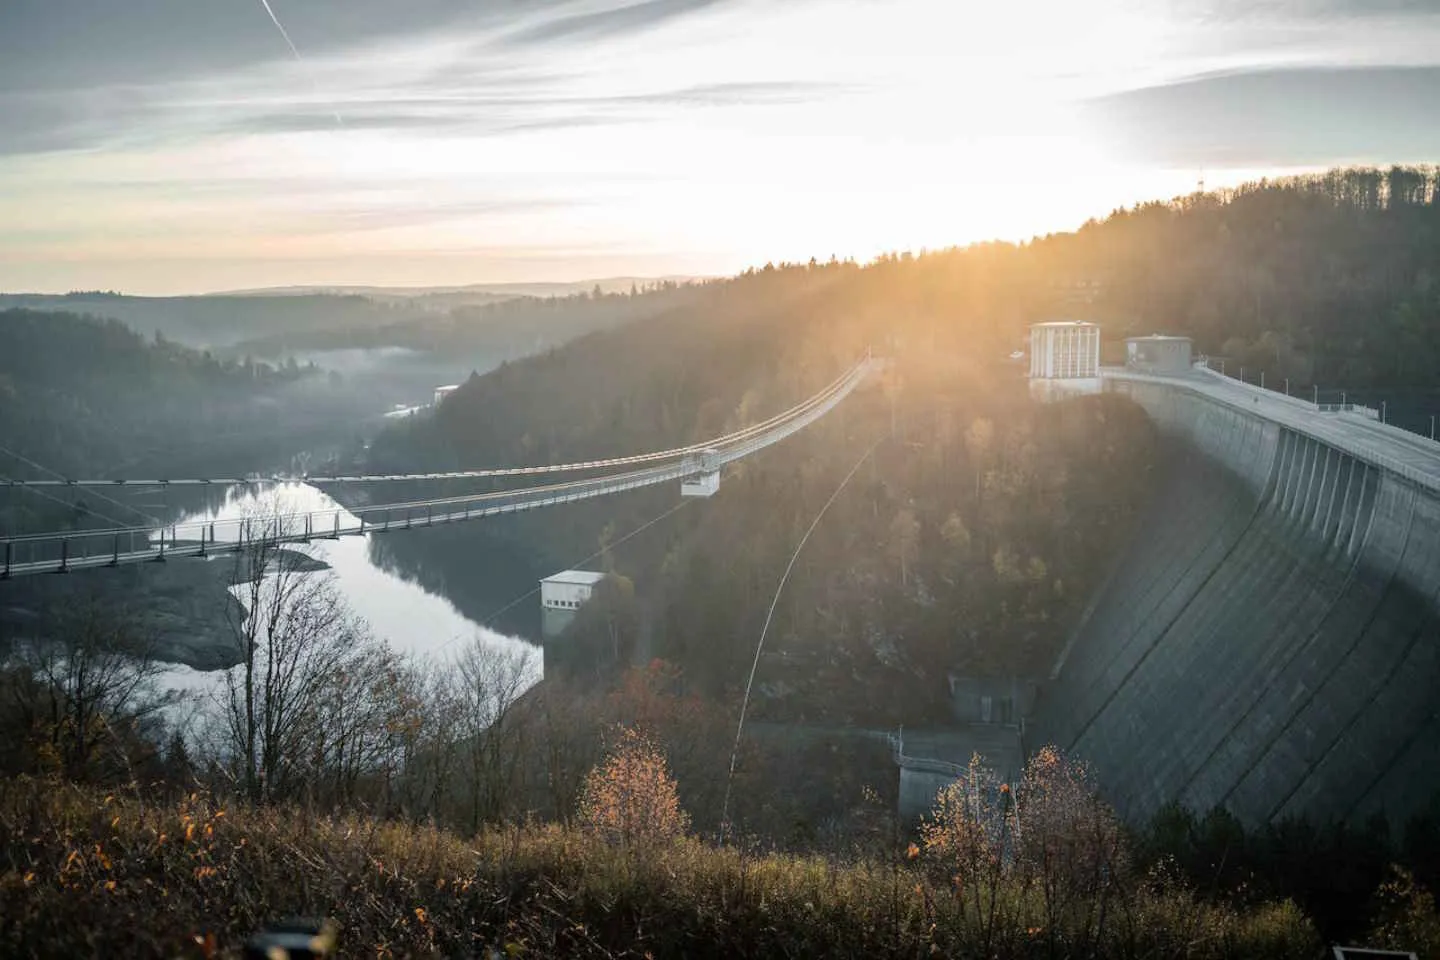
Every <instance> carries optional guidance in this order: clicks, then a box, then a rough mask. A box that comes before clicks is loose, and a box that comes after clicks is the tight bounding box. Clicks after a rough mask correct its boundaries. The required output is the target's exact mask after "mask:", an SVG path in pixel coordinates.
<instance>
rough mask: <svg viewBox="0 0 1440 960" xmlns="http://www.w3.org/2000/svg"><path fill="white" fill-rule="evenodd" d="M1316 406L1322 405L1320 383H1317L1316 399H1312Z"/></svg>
mask: <svg viewBox="0 0 1440 960" xmlns="http://www.w3.org/2000/svg"><path fill="white" fill-rule="evenodd" d="M1312 402H1313V403H1314V404H1315V406H1317V407H1318V406H1320V384H1318V383H1317V384H1315V399H1314V400H1313V401H1312Z"/></svg>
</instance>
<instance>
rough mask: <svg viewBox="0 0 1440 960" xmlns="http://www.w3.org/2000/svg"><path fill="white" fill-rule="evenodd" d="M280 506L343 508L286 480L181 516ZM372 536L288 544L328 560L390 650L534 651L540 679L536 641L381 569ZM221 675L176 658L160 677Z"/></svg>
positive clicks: (193, 687) (338, 583)
mask: <svg viewBox="0 0 1440 960" xmlns="http://www.w3.org/2000/svg"><path fill="white" fill-rule="evenodd" d="M276 509H279V510H280V512H282V513H287V514H288V513H302V512H309V511H328V510H343V509H344V508H343V507H341V506H340V504H339V503H337V502H336V501H335V500H334V499H333V498H332V497H330V496H329V495H328V494H326V493H325V492H324V491H322V490H319V489H317V488H315V487H312V486H309V485H308V484H303V483H284V484H279V485H272V486H266V487H264V488H261V489H258V490H257V489H254V488H246V487H231V488H228V489H226V490H225V491H224V492H223V494H220V495H218V496H217V495H215V494H212V495H211V498H210V502H209V503H207V504H205V505H203V506H200V507H198V508H196V509H191V510H187V511H185V512H184V513H183V514H181V515H180V517H179V518H178V521H177V522H178V523H180V524H188V523H203V522H209V521H217V522H218V521H227V520H231V521H233V520H240V519H243V518H245V517H247V516H255V515H257V514H261V513H273V512H274V511H275V510H276ZM226 529H227V528H226V527H225V526H220V525H217V527H216V531H217V536H218V537H219V538H220V539H222V540H223V539H225V534H224V531H225V530H226ZM229 529H230V530H232V531H233V530H234V529H236V528H235V527H234V526H231V527H230V528H229ZM232 536H233V533H232ZM370 536H371V535H366V536H357V537H345V538H342V539H339V540H315V541H312V542H311V543H309V544H298V545H296V546H294V547H293V548H289V549H295V550H297V551H299V552H302V553H304V554H305V555H307V556H309V557H311V558H312V559H314V560H317V561H319V562H321V563H324V564H326V565H328V567H329V570H328V571H324V572H322V573H321V574H320V575H322V576H330V577H332V578H333V582H334V585H335V587H336V589H338V590H339V592H340V594H341V595H342V596H343V597H344V598H345V600H346V602H347V603H348V604H349V606H350V609H351V610H352V611H353V612H354V613H355V614H356V615H357V616H359V617H361V618H362V619H363V620H364V621H365V622H366V624H367V625H368V626H369V628H370V631H371V632H372V633H373V635H374V636H375V637H376V639H379V640H384V641H385V642H386V643H388V644H389V645H390V648H391V649H392V650H395V651H397V652H399V653H402V654H404V655H406V656H409V657H411V658H413V659H416V660H420V661H428V662H431V663H437V664H438V663H443V662H445V661H447V660H449V659H451V658H453V657H454V656H455V655H456V654H457V653H458V652H459V651H460V650H461V649H462V645H463V644H465V643H468V642H472V641H474V642H479V643H481V644H483V645H485V646H486V647H487V648H489V649H492V650H495V651H496V652H501V653H528V654H529V656H530V659H531V662H532V663H533V664H534V669H533V672H532V676H531V681H530V682H531V683H533V682H535V681H538V680H539V678H540V674H541V660H542V658H541V654H540V648H539V646H538V645H537V644H535V643H532V642H531V641H529V640H526V639H524V638H522V637H515V636H507V635H505V634H502V633H498V632H496V631H494V630H490V629H487V628H486V627H484V626H481V625H480V624H479V623H477V622H475V621H474V620H471V619H470V618H468V617H466V616H465V615H464V614H462V613H461V612H460V611H459V610H458V609H457V608H456V606H455V604H453V603H451V602H450V601H449V600H448V599H446V598H444V597H441V596H438V595H436V594H434V593H430V592H428V591H426V590H425V589H424V588H422V587H421V586H419V585H418V584H415V583H412V582H410V581H408V580H405V579H403V578H401V577H399V576H397V575H396V574H395V573H393V572H391V571H388V570H385V569H383V568H382V567H380V566H379V565H377V564H376V563H375V561H374V560H373V559H372V551H371V550H370V544H369V539H370ZM182 562H200V561H182ZM534 602H535V603H536V604H538V603H539V601H538V600H536V601H534ZM221 679H222V673H221V672H220V671H209V672H207V671H200V670H195V669H194V668H192V667H188V666H183V665H180V664H173V665H170V666H168V667H167V668H166V669H165V671H164V676H163V680H162V683H163V685H165V686H168V687H169V688H171V689H178V690H182V691H187V692H191V693H198V694H207V693H212V692H214V691H215V690H216V689H217V687H218V684H219V683H220V682H221ZM200 699H201V700H204V699H206V697H204V696H202V697H201V698H200Z"/></svg>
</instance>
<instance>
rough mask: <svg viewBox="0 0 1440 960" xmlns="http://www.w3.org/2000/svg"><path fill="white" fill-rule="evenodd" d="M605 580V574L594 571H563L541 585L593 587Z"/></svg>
mask: <svg viewBox="0 0 1440 960" xmlns="http://www.w3.org/2000/svg"><path fill="white" fill-rule="evenodd" d="M604 579H605V574H603V573H596V572H595V571H594V570H561V571H560V572H559V573H553V574H551V575H550V576H548V577H546V578H545V579H544V580H541V581H540V582H541V583H571V584H581V585H584V586H593V585H594V584H597V583H599V582H600V581H601V580H604Z"/></svg>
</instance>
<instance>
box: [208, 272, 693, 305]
mask: <svg viewBox="0 0 1440 960" xmlns="http://www.w3.org/2000/svg"><path fill="white" fill-rule="evenodd" d="M702 279H705V278H703V277H690V276H682V275H673V276H664V277H603V278H600V279H597V280H572V281H562V282H554V281H551V282H537V283H470V284H463V285H458V286H435V287H374V286H349V285H328V284H318V285H315V286H308V285H307V286H296V287H261V288H258V289H253V290H227V291H223V292H219V293H214V294H207V296H218V297H276V296H305V295H312V296H313V295H315V294H326V295H330V296H362V297H370V298H372V299H376V300H415V299H429V298H447V297H464V298H476V299H475V301H474V302H478V298H484V297H488V298H490V299H492V300H504V299H509V298H512V297H568V296H571V295H573V294H577V293H590V292H591V291H593V290H594V289H595V288H596V287H599V288H600V292H601V293H628V292H629V291H630V290H631V289H632V288H634V289H637V290H643V289H646V288H648V287H653V286H655V285H656V284H664V283H681V284H683V283H690V282H693V281H696V280H702Z"/></svg>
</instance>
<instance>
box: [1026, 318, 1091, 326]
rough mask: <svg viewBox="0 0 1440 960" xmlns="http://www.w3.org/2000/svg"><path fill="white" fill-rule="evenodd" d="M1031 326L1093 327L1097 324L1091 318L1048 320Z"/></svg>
mask: <svg viewBox="0 0 1440 960" xmlns="http://www.w3.org/2000/svg"><path fill="white" fill-rule="evenodd" d="M1030 326H1031V327H1093V326H1095V324H1093V323H1091V322H1090V321H1089V320H1047V321H1045V322H1044V323H1032V324H1030Z"/></svg>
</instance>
